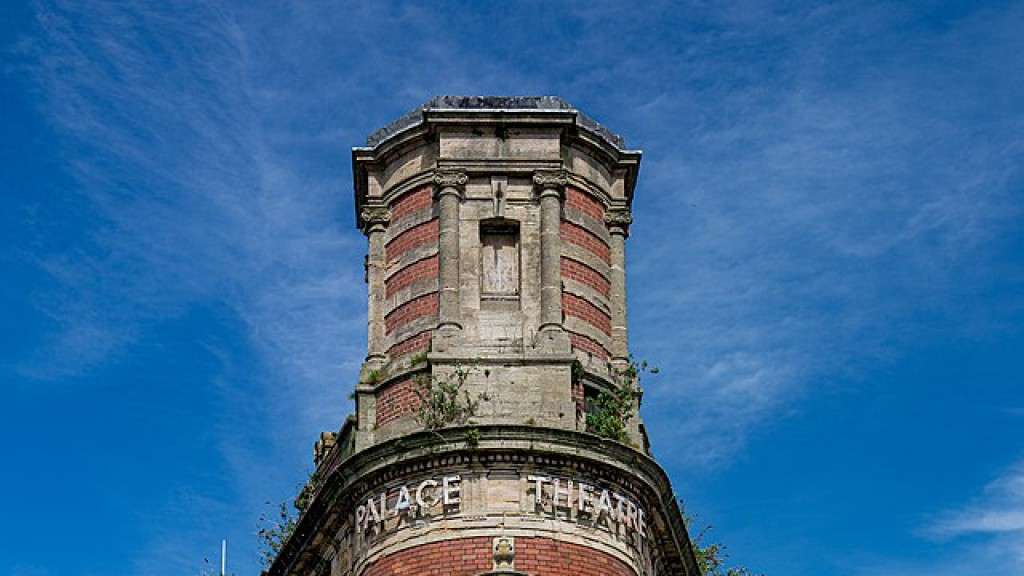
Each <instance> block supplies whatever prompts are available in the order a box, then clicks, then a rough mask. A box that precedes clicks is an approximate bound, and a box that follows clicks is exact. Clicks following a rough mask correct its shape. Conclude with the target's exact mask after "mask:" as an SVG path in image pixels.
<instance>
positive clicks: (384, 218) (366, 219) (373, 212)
mask: <svg viewBox="0 0 1024 576" xmlns="http://www.w3.org/2000/svg"><path fill="white" fill-rule="evenodd" d="M359 218H361V219H362V221H363V230H364V231H369V230H370V228H372V227H374V226H387V225H388V223H389V222H391V211H390V210H388V209H387V206H364V207H363V210H362V212H360V213H359Z"/></svg>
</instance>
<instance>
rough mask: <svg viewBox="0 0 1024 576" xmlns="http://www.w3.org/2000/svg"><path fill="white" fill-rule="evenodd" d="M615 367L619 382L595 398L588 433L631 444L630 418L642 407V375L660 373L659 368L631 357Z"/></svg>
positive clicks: (588, 423)
mask: <svg viewBox="0 0 1024 576" xmlns="http://www.w3.org/2000/svg"><path fill="white" fill-rule="evenodd" d="M574 367H575V366H574ZM611 370H612V375H613V381H614V384H615V385H614V386H613V387H612V389H611V390H602V391H601V393H600V394H598V395H597V398H595V399H594V400H593V404H592V405H591V407H590V408H589V409H588V413H587V432H590V433H592V434H597V435H598V436H601V437H602V438H608V439H609V440H615V441H616V442H622V443H624V444H629V443H630V440H629V428H628V425H629V421H630V420H632V419H633V417H634V416H635V415H636V411H637V410H638V409H639V406H640V396H641V392H640V375H641V374H643V373H649V374H657V373H658V369H657V368H654V367H651V366H649V365H648V364H647V362H646V361H643V362H639V363H638V362H636V361H635V360H633V359H632V358H630V360H629V363H628V364H627V365H626V367H625V368H620V369H616V368H611Z"/></svg>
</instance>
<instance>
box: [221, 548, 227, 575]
mask: <svg viewBox="0 0 1024 576" xmlns="http://www.w3.org/2000/svg"><path fill="white" fill-rule="evenodd" d="M227 560H228V541H227V540H221V541H220V576H225V572H224V567H225V566H226V565H227Z"/></svg>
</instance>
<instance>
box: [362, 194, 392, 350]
mask: <svg viewBox="0 0 1024 576" xmlns="http://www.w3.org/2000/svg"><path fill="white" fill-rule="evenodd" d="M361 218H362V221H363V232H364V233H365V234H366V237H367V239H368V244H369V249H368V251H367V255H366V283H367V285H368V292H369V296H370V299H369V304H368V308H367V336H366V342H367V355H366V364H367V365H368V366H369V367H370V369H377V368H379V367H380V366H381V365H383V364H384V361H385V357H384V356H385V352H386V350H385V349H384V293H385V290H384V268H385V266H386V256H385V254H384V237H385V235H386V233H387V227H388V224H389V223H390V222H391V213H390V212H389V211H388V209H387V207H385V206H379V205H371V206H366V207H364V208H363V210H362V213H361Z"/></svg>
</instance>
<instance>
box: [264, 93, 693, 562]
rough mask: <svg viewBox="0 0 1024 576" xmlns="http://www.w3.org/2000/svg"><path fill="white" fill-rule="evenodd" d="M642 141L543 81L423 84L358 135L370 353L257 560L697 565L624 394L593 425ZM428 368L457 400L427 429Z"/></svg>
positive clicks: (622, 319) (621, 298)
mask: <svg viewBox="0 0 1024 576" xmlns="http://www.w3.org/2000/svg"><path fill="white" fill-rule="evenodd" d="M640 156H641V154H640V152H639V151H636V150H630V149H628V148H627V147H626V145H625V142H624V141H623V139H622V138H621V137H619V136H617V135H615V134H614V133H612V132H611V131H609V130H608V129H606V128H605V127H603V126H601V125H600V124H598V123H597V122H595V121H593V120H592V119H590V118H589V117H587V116H586V115H584V114H583V113H581V112H580V111H578V110H576V109H575V108H573V107H572V106H571V105H570V104H568V103H567V102H565V101H564V100H562V99H560V98H556V97H548V96H543V97H455V96H443V97H438V98H434V99H433V100H431V101H429V102H427V103H426V104H424V105H423V106H421V107H420V108H417V109H416V110H414V111H413V112H410V113H409V114H407V115H405V116H403V117H402V118H399V119H398V120H396V121H395V122H393V123H392V124H390V125H388V126H387V127H385V128H383V129H381V130H379V131H377V132H376V133H374V134H373V135H371V136H370V137H369V139H368V141H367V146H365V147H357V148H353V149H352V173H353V179H354V189H355V205H356V210H355V212H356V225H357V226H358V227H359V229H360V230H362V232H363V233H364V234H365V236H366V238H367V255H366V260H365V267H366V283H367V287H368V288H367V291H368V305H367V355H366V360H365V362H364V363H363V367H362V370H361V372H360V377H359V382H358V383H357V384H356V385H355V395H354V398H355V414H353V415H351V416H349V417H348V418H347V419H346V420H345V421H344V423H343V425H342V426H341V428H340V430H338V431H337V432H325V433H323V434H321V437H320V440H319V441H318V442H317V443H316V445H315V447H314V464H315V466H316V472H315V474H314V475H313V478H312V479H311V480H310V483H309V485H308V486H307V487H306V495H307V496H308V497H309V498H308V502H309V504H308V506H307V507H306V508H305V510H304V512H303V513H302V515H301V517H300V518H299V519H298V522H297V525H296V527H295V530H294V532H293V533H292V534H291V536H290V537H289V538H288V539H287V540H286V541H285V543H284V545H283V546H282V548H281V550H280V551H279V553H278V555H277V557H276V558H275V559H274V561H273V563H272V564H271V565H270V567H269V568H268V570H267V572H266V574H268V575H270V576H293V575H294V576H299V575H301V576H377V575H417V576H422V575H437V576H484V575H499V574H505V575H520V576H522V575H528V576H583V575H598V576H676V575H680V576H698V574H699V572H698V569H697V565H696V561H695V558H694V555H693V551H692V548H691V545H690V540H689V536H688V535H687V532H686V528H685V525H684V522H683V517H682V514H681V512H680V509H679V507H678V504H677V500H676V496H675V494H674V492H673V491H672V487H671V485H670V483H669V480H668V477H667V476H666V474H665V473H664V471H663V470H662V469H661V467H660V466H658V464H657V463H656V462H655V461H654V460H653V459H652V457H651V453H650V448H649V443H648V441H647V434H646V431H645V429H644V425H643V421H642V420H641V418H640V415H639V411H638V409H639V406H638V402H637V403H634V406H633V415H632V417H631V418H629V419H628V420H627V421H626V430H625V435H624V437H621V438H620V440H623V441H616V440H610V439H607V438H604V437H601V436H598V435H596V434H593V433H591V432H590V431H588V428H587V415H588V413H591V412H592V411H593V410H595V400H596V399H597V398H598V397H599V396H600V395H601V394H602V393H607V392H611V391H614V390H615V389H617V387H619V386H622V385H624V384H623V379H622V378H621V374H623V373H624V371H626V370H627V369H628V367H629V345H628V331H627V322H626V277H625V273H626V250H625V246H626V239H627V238H628V236H629V231H630V227H631V226H632V224H633V218H632V212H631V207H632V203H633V194H634V190H635V187H636V182H637V175H638V172H639V166H640ZM352 265H356V264H355V263H354V262H353V263H352ZM425 382H426V383H429V382H446V383H449V384H451V383H453V382H458V383H459V384H460V385H461V387H462V389H461V391H460V397H461V398H465V399H468V400H469V402H468V403H467V408H466V414H463V416H464V417H463V418H452V419H449V420H443V421H441V422H440V424H438V423H437V422H435V423H434V424H433V425H431V426H430V427H429V429H428V427H427V425H426V424H427V422H428V421H427V420H426V418H425V417H424V409H423V406H421V395H422V394H423V388H422V387H423V386H424V383H425ZM469 404H472V406H471V407H468V406H469ZM428 406H429V404H428Z"/></svg>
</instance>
